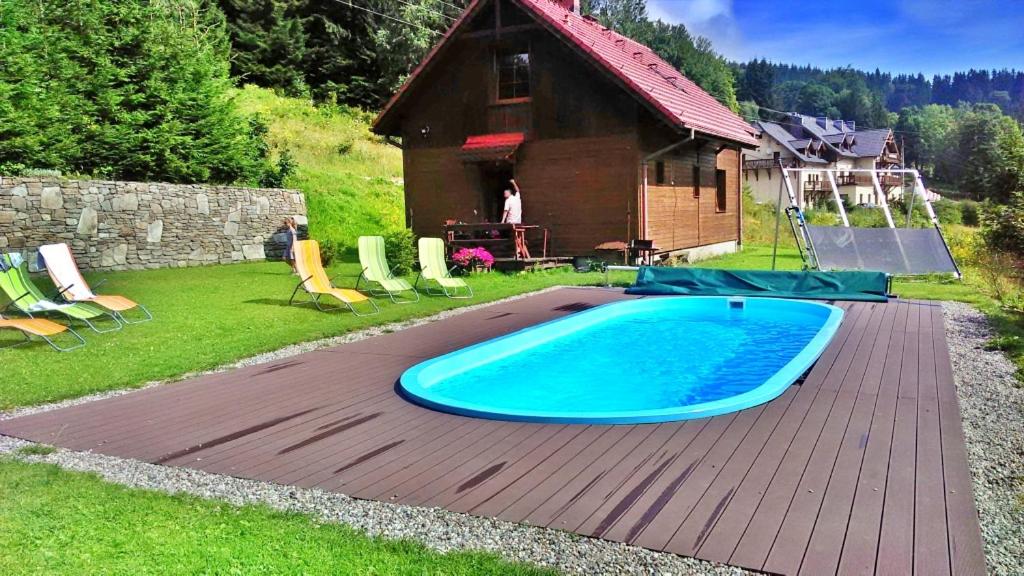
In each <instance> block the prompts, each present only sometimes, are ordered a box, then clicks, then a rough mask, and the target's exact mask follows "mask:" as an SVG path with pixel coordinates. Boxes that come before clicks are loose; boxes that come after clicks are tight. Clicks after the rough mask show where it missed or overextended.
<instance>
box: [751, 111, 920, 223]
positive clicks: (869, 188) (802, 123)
mask: <svg viewBox="0 0 1024 576" xmlns="http://www.w3.org/2000/svg"><path fill="white" fill-rule="evenodd" d="M754 126H755V127H756V128H757V129H758V131H759V140H760V145H759V146H758V148H757V150H756V151H751V152H746V153H745V154H744V158H743V180H744V183H745V184H747V185H749V186H750V188H751V190H753V193H754V198H755V199H756V200H757V201H758V202H771V203H774V202H776V201H777V199H778V196H779V186H780V184H781V175H782V172H781V168H780V165H781V166H784V167H787V168H821V169H823V170H824V169H829V170H836V171H838V173H837V175H836V183H837V184H838V185H839V193H840V195H841V196H843V197H844V198H845V199H846V201H847V202H849V203H850V204H870V205H877V204H879V202H880V198H878V195H877V193H876V191H875V189H874V186H873V185H872V183H871V177H870V175H869V174H866V173H856V172H844V171H847V170H853V169H858V170H862V169H883V168H894V167H898V166H900V165H901V163H902V157H901V155H900V151H899V148H898V147H897V145H896V142H895V139H894V138H893V133H892V130H890V129H888V128H881V129H866V130H865V129H859V130H858V129H857V126H856V124H855V123H854V122H852V121H849V120H836V119H830V118H825V117H813V116H804V115H802V114H790V115H789V116H788V117H787V118H786V119H785V120H783V121H779V122H769V121H765V120H760V121H757V122H755V123H754ZM791 181H792V182H793V186H794V191H795V192H796V194H797V197H798V200H799V202H800V205H801V208H808V207H810V206H813V205H814V204H816V203H818V202H821V201H824V200H828V199H831V198H832V188H831V185H830V184H829V182H828V177H827V176H826V175H825V174H818V173H813V172H810V173H809V172H804V173H801V174H800V175H796V174H792V175H791ZM879 184H880V185H881V186H882V189H883V190H884V191H885V192H886V194H887V195H888V197H894V196H898V195H901V194H902V189H901V188H900V178H899V176H887V175H879ZM785 195H786V192H785V190H783V198H784V199H785ZM784 201H788V200H784Z"/></svg>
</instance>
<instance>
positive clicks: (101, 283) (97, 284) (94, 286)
mask: <svg viewBox="0 0 1024 576" xmlns="http://www.w3.org/2000/svg"><path fill="white" fill-rule="evenodd" d="M106 283H107V279H106V278H103V279H101V280H100V281H99V282H97V283H95V284H93V285H92V291H93V292H95V291H96V288H98V287H100V286H103V285H104V284H106Z"/></svg>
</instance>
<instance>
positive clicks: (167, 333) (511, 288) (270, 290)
mask: <svg viewBox="0 0 1024 576" xmlns="http://www.w3.org/2000/svg"><path fill="white" fill-rule="evenodd" d="M329 273H331V274H338V273H341V274H347V275H350V276H349V277H339V278H338V279H337V280H336V283H337V284H338V285H341V286H352V285H353V283H354V282H355V278H354V277H353V276H354V275H356V274H358V273H359V265H358V264H356V263H341V264H337V265H335V266H332V267H331V269H330V270H329ZM101 277H103V278H107V280H108V281H107V283H106V284H104V285H103V286H102V288H101V289H100V291H101V292H102V293H108V294H124V295H125V296H128V297H130V298H132V299H135V300H136V301H138V302H141V303H143V304H145V305H146V306H147V307H148V308H149V309H150V311H151V312H152V313H153V315H154V316H155V317H156V320H154V321H152V322H148V323H145V324H138V325H133V326H126V327H125V328H123V329H122V330H120V331H119V332H114V333H111V334H95V333H92V332H91V331H86V330H84V329H83V330H80V331H79V332H80V333H81V334H82V335H83V336H84V337H85V338H86V340H87V341H88V345H87V346H86V347H85V348H81V349H79V350H75V351H73V352H69V353H66V354H58V353H56V352H54V351H52V350H51V349H50V348H49V347H48V346H46V345H45V344H42V343H38V342H37V343H36V344H32V345H26V346H19V347H17V348H10V349H7V350H0V364H2V365H3V367H4V368H3V369H4V377H3V379H0V409H7V408H11V407H15V406H25V405H31V404H40V403H44V402H53V401H56V400H61V399H65V398H74V397H77V396H82V395H85V394H89V393H93V392H99V391H104V390H114V389H118V388H126V387H132V386H139V385H142V384H145V383H146V382H149V381H153V380H160V379H166V378H172V377H175V376H180V375H182V374H185V373H188V372H194V371H201V370H206V369H210V368H214V367H216V366H220V365H223V364H226V363H228V362H231V361H233V360H237V359H240V358H244V357H247V356H252V355H254V354H258V353H260V352H266V351H270V350H276V349H278V348H281V347H284V346H286V345H288V344H294V343H297V342H305V341H309V340H316V339H319V338H325V337H329V336H336V335H339V334H343V333H345V332H349V331H352V330H358V329H361V328H366V327H368V326H371V325H376V324H384V323H388V322H394V321H399V320H406V319H409V318H415V317H422V316H429V315H431V314H435V313H437V312H439V311H441V310H446V309H450V308H455V307H459V306H466V305H470V304H478V303H481V302H486V301H489V300H495V299H498V298H504V297H507V296H510V295H513V294H520V293H524V292H530V291H534V290H539V289H542V288H547V287H550V286H555V285H560V284H597V283H601V282H603V280H604V276H603V275H601V274H597V273H589V274H577V273H575V272H570V271H566V270H552V271H546V272H535V273H524V274H502V273H497V272H495V273H490V274H479V275H475V276H473V277H471V278H469V282H470V284H471V285H472V287H473V289H474V291H475V292H476V298H474V299H472V300H449V299H447V298H441V297H432V296H423V297H422V298H421V300H420V302H419V303H416V304H403V305H397V304H392V303H391V302H390V301H388V300H386V299H384V300H381V299H377V302H378V305H379V306H380V307H381V313H380V314H378V315H376V316H371V317H364V318H357V317H355V316H353V315H352V314H350V313H348V312H330V313H327V312H320V311H318V310H316V309H314V308H312V307H309V306H288V297H289V295H290V294H291V292H292V289H293V288H294V286H295V281H296V278H295V277H294V276H291V275H290V270H289V269H288V267H287V266H286V265H285V264H283V263H281V262H261V263H253V264H234V265H227V266H209V267H201V268H188V269H163V270H146V271H136V272H115V273H107V274H101V275H89V280H90V282H95V281H96V280H98V279H99V278H101ZM615 278H616V279H617V280H618V281H620V282H622V283H625V282H628V281H629V275H617V276H615ZM413 279H414V278H412V277H410V278H409V280H410V281H412V280H413ZM40 282H42V280H40ZM18 338H20V335H19V334H18V333H17V332H15V331H13V330H3V331H0V346H2V345H5V344H8V343H13V342H14V341H16V340H17V339H18Z"/></svg>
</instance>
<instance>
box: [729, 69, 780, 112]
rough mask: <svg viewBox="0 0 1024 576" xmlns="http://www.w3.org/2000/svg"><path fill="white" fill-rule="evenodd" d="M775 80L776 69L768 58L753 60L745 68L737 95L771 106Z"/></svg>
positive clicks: (743, 98)
mask: <svg viewBox="0 0 1024 576" xmlns="http://www.w3.org/2000/svg"><path fill="white" fill-rule="evenodd" d="M774 82H775V71H774V70H773V68H772V66H771V65H770V64H769V63H768V62H767V61H766V60H764V59H763V58H762V59H761V60H751V61H750V62H748V63H747V65H746V66H745V67H744V69H743V75H742V76H741V80H740V83H739V86H738V87H737V93H736V97H737V98H739V99H740V100H753V101H754V102H757V103H758V104H761V105H762V106H771V104H772V85H773V84H774Z"/></svg>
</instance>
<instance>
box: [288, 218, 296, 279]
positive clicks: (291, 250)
mask: <svg viewBox="0 0 1024 576" xmlns="http://www.w3.org/2000/svg"><path fill="white" fill-rule="evenodd" d="M284 227H285V245H284V261H285V262H287V263H288V265H289V266H291V267H292V274H294V275H296V276H298V275H299V270H298V269H297V268H296V267H295V242H296V241H298V239H299V231H298V226H297V225H296V223H295V218H292V217H291V216H289V217H287V218H285V219H284Z"/></svg>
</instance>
